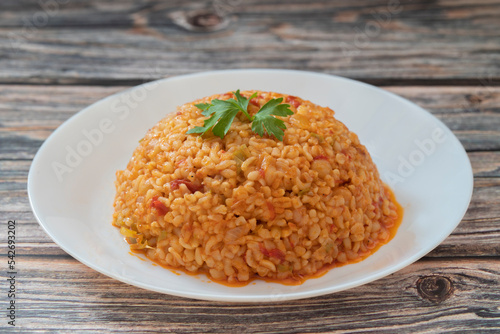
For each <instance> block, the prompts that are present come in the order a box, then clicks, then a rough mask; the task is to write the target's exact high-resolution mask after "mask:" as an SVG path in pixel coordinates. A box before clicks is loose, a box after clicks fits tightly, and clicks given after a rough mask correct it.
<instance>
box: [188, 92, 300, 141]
mask: <svg viewBox="0 0 500 334" xmlns="http://www.w3.org/2000/svg"><path fill="white" fill-rule="evenodd" d="M233 94H234V96H235V97H236V99H234V98H232V99H228V100H219V99H213V100H212V101H211V103H199V104H195V106H196V107H197V108H199V109H200V110H201V111H202V112H201V114H202V115H203V116H206V117H209V118H208V119H206V120H205V121H204V123H203V126H196V127H194V128H192V129H190V130H188V131H187V134H192V133H200V134H205V133H206V132H207V131H208V130H210V129H211V130H212V133H213V134H214V135H216V136H219V137H220V138H221V139H222V138H224V136H225V135H226V134H227V132H228V131H229V128H230V127H231V124H232V123H233V121H234V118H235V117H236V115H237V114H238V113H239V112H240V111H241V112H242V113H243V114H245V116H246V117H247V118H248V120H249V121H251V122H252V130H253V131H254V132H256V133H257V134H259V135H260V136H261V137H262V136H263V135H264V132H267V133H268V134H269V135H273V136H275V137H276V138H278V139H279V140H283V134H284V132H283V130H284V129H286V126H285V123H284V122H283V121H282V120H280V119H277V118H275V117H273V115H274V116H288V115H292V114H293V112H292V111H291V110H290V109H289V107H290V105H288V104H281V102H283V98H279V99H273V100H270V101H269V102H267V103H266V104H265V105H264V106H263V107H262V108H261V109H260V110H259V112H258V113H257V114H256V115H255V116H254V117H251V116H250V115H249V114H248V111H247V109H248V103H249V102H250V100H251V99H253V98H254V97H256V96H257V93H253V94H252V96H250V97H249V98H246V97H244V96H241V94H240V90H239V89H238V90H237V91H236V92H233Z"/></svg>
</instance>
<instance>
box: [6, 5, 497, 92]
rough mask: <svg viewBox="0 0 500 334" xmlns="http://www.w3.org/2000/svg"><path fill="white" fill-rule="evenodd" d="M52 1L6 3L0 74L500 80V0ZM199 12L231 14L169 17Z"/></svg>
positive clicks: (103, 78)
mask: <svg viewBox="0 0 500 334" xmlns="http://www.w3.org/2000/svg"><path fill="white" fill-rule="evenodd" d="M53 2H55V3H56V4H59V5H57V6H54V7H55V8H54V9H52V10H49V9H46V8H45V9H44V7H43V6H42V5H40V3H44V2H43V1H40V3H39V1H35V0H33V1H23V2H19V3H18V2H16V1H14V0H8V1H6V3H5V4H3V9H2V10H1V11H0V22H1V24H0V26H1V27H0V82H3V83H28V82H29V83H37V84H50V83H61V84H101V85H109V84H130V85H133V84H138V83H141V82H143V81H144V80H151V79H156V78H160V77H165V76H172V75H179V74H185V73H192V72H199V71H205V70H216V69H227V68H256V67H258V68H287V69H300V70H310V71H321V72H324V73H331V74H337V75H342V76H347V77H351V78H355V79H359V80H363V81H366V82H370V83H374V84H378V85H381V84H388V83H389V84H390V82H392V83H398V84H411V85H415V84H419V83H421V84H424V83H425V84H441V85H443V84H453V85H457V84H462V85H463V84H468V85H489V84H495V85H498V84H499V83H500V52H499V46H498V43H496V41H497V40H498V38H500V21H499V20H498V19H497V18H498V17H499V16H500V4H498V3H497V2H495V1H489V0H481V1H476V2H466V1H457V2H454V1H427V0H417V1H397V2H390V1H387V0H376V1H370V0H364V1H357V2H356V3H354V4H353V3H352V2H344V1H318V0H315V1H306V0H300V1H298V0H296V1H291V2H281V1H271V2H267V1H262V0H252V1H238V0H236V1H228V0H219V1H215V2H206V3H200V2H197V1H172V2H163V1H157V0H154V1H153V0H150V1H140V0H135V1H132V0H127V1H124V2H117V1H109V2H102V1H98V0H92V1H67V0H58V1H56V0H53ZM394 3H396V4H399V5H397V6H392V5H391V4H394ZM215 4H226V5H225V6H220V5H219V6H216V5H215ZM227 4H233V5H227ZM45 7H47V6H45ZM201 8H206V9H208V10H211V11H213V12H218V13H220V14H221V15H222V16H225V17H228V18H231V20H232V22H231V24H229V26H228V27H227V28H226V29H223V30H221V31H217V32H212V33H193V32H191V31H187V30H186V29H184V28H182V27H180V26H179V25H178V24H176V23H175V22H176V20H175V19H173V16H174V15H177V14H178V15H181V16H182V15H184V16H186V15H188V16H189V13H191V12H192V11H193V10H197V9H201ZM179 13H180V14H179ZM60 27H64V29H60Z"/></svg>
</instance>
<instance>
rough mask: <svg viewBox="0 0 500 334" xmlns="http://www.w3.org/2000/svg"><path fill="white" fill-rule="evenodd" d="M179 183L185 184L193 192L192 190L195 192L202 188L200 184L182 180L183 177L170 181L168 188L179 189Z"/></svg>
mask: <svg viewBox="0 0 500 334" xmlns="http://www.w3.org/2000/svg"><path fill="white" fill-rule="evenodd" d="M181 184H185V185H186V187H187V188H188V189H189V191H190V192H191V193H194V192H197V191H198V190H201V189H203V186H202V185H197V184H194V183H193V182H191V181H189V180H183V179H177V180H173V181H171V182H170V189H172V190H177V189H179V187H180V185H181Z"/></svg>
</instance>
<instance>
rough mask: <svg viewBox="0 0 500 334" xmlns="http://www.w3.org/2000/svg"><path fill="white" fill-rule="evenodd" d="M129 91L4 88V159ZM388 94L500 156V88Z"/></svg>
mask: <svg viewBox="0 0 500 334" xmlns="http://www.w3.org/2000/svg"><path fill="white" fill-rule="evenodd" d="M125 88H126V87H89V86H76V87H73V86H65V87H61V86H6V85H0V112H1V113H0V141H1V142H2V145H1V146H0V159H32V158H33V157H34V155H35V153H36V151H37V150H38V148H39V147H40V145H41V144H42V143H43V141H44V140H45V139H46V138H47V137H48V136H49V135H50V134H51V133H52V131H53V130H55V128H57V126H59V125H60V124H62V123H63V122H64V121H65V120H67V119H68V118H69V117H71V116H72V115H73V114H75V113H76V112H78V111H79V110H81V109H83V108H85V107H86V106H88V105H90V104H92V103H93V102H95V101H97V100H99V99H101V98H103V97H105V96H108V95H111V94H113V93H115V92H117V91H121V90H124V89H125ZM387 89H388V90H389V91H392V92H395V93H397V94H399V95H401V96H403V97H406V98H408V99H410V100H412V101H414V102H415V103H417V104H420V105H422V106H423V107H424V108H426V109H427V110H429V111H430V112H432V113H433V114H435V115H436V116H437V117H438V118H440V119H441V120H442V121H443V122H444V123H445V124H446V125H448V126H449V127H450V128H451V129H452V130H453V131H454V133H455V134H456V135H457V137H458V138H459V139H460V140H461V142H462V144H463V145H464V147H465V148H466V149H467V150H476V151H481V150H488V151H491V150H500V112H499V110H498V106H499V104H498V102H499V101H500V87H481V86H479V87H473V86H472V87H387ZM55 97H57V98H56V99H55Z"/></svg>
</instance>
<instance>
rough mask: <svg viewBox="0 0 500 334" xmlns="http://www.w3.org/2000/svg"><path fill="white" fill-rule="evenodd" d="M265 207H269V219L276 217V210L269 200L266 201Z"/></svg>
mask: <svg viewBox="0 0 500 334" xmlns="http://www.w3.org/2000/svg"><path fill="white" fill-rule="evenodd" d="M266 204H267V208H268V209H269V220H273V219H274V218H276V212H275V211H274V205H273V203H271V202H266Z"/></svg>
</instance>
